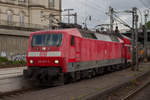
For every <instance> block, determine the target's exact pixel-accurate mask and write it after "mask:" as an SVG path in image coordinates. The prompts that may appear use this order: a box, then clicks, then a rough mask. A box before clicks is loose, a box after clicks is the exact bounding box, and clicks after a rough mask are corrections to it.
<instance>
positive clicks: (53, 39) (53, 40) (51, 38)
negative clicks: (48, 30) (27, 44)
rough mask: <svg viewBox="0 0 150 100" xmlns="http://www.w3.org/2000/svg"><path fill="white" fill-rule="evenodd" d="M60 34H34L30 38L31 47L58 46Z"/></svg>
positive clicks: (60, 42) (60, 40)
mask: <svg viewBox="0 0 150 100" xmlns="http://www.w3.org/2000/svg"><path fill="white" fill-rule="evenodd" d="M61 44H62V34H35V35H33V36H32V44H31V45H32V47H34V46H60V45H61Z"/></svg>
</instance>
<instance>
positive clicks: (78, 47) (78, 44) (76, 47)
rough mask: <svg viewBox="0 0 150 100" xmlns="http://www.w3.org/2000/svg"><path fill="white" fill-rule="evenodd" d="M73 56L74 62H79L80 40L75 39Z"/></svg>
mask: <svg viewBox="0 0 150 100" xmlns="http://www.w3.org/2000/svg"><path fill="white" fill-rule="evenodd" d="M75 52H76V53H75V56H76V61H79V62H80V60H81V39H80V38H78V37H76V38H75Z"/></svg>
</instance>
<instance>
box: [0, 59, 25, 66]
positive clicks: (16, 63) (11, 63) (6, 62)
mask: <svg viewBox="0 0 150 100" xmlns="http://www.w3.org/2000/svg"><path fill="white" fill-rule="evenodd" d="M0 65H6V66H25V65H26V62H25V61H23V60H21V61H9V60H8V59H7V58H6V57H0Z"/></svg>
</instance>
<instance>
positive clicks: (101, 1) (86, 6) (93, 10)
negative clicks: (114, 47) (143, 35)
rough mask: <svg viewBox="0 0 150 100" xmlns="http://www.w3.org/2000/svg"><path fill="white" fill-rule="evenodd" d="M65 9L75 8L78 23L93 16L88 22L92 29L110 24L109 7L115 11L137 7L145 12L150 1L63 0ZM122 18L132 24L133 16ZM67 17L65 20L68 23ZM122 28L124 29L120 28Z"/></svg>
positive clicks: (124, 15)
mask: <svg viewBox="0 0 150 100" xmlns="http://www.w3.org/2000/svg"><path fill="white" fill-rule="evenodd" d="M62 3H63V4H62V6H63V9H66V8H73V9H74V11H73V13H74V12H77V13H78V23H79V24H82V23H83V22H84V20H85V18H86V17H87V16H92V20H91V21H87V24H88V26H89V27H90V28H93V27H94V26H96V25H98V24H105V23H109V17H108V16H107V15H106V14H105V13H106V12H108V8H109V6H111V7H113V8H114V9H115V10H119V11H120V10H129V9H132V7H137V8H139V9H140V10H141V11H143V10H144V9H145V8H146V7H149V8H150V6H149V5H150V0H62ZM120 18H121V19H123V20H125V21H126V22H127V23H129V24H131V16H130V15H127V14H122V15H120ZM66 19H67V18H66V17H65V18H63V20H64V21H66ZM120 28H123V27H122V26H120Z"/></svg>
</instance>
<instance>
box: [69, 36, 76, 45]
mask: <svg viewBox="0 0 150 100" xmlns="http://www.w3.org/2000/svg"><path fill="white" fill-rule="evenodd" d="M70 44H71V46H74V44H75V37H74V36H71V41H70Z"/></svg>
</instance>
